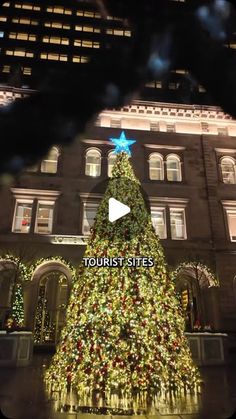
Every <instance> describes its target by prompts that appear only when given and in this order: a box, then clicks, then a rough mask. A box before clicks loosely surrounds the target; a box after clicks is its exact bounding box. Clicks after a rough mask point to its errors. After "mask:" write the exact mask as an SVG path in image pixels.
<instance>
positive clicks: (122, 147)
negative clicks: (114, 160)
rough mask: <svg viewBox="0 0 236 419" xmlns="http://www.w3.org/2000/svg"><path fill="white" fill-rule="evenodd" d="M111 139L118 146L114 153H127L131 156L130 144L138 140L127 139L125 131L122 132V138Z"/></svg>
mask: <svg viewBox="0 0 236 419" xmlns="http://www.w3.org/2000/svg"><path fill="white" fill-rule="evenodd" d="M109 140H110V141H111V142H112V143H113V144H114V145H115V146H116V148H115V150H114V153H116V154H118V153H122V151H123V152H124V153H127V154H128V156H131V152H130V149H129V148H130V146H131V145H132V144H134V143H136V140H127V139H126V136H125V133H124V131H122V133H121V134H120V138H109Z"/></svg>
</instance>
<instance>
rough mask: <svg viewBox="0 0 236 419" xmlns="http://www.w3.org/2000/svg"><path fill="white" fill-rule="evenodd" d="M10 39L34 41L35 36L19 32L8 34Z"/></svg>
mask: <svg viewBox="0 0 236 419" xmlns="http://www.w3.org/2000/svg"><path fill="white" fill-rule="evenodd" d="M9 38H10V39H19V40H20V41H36V35H33V34H29V33H21V32H18V33H16V32H10V33H9Z"/></svg>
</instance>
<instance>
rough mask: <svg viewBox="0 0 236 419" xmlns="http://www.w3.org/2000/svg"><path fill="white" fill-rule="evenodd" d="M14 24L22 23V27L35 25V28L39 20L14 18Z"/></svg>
mask: <svg viewBox="0 0 236 419" xmlns="http://www.w3.org/2000/svg"><path fill="white" fill-rule="evenodd" d="M12 22H13V23H20V24H21V25H33V26H37V25H38V24H39V23H38V21H37V20H34V19H27V18H23V17H22V18H19V17H17V18H13V19H12Z"/></svg>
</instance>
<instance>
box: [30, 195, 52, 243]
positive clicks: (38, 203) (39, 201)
mask: <svg viewBox="0 0 236 419" xmlns="http://www.w3.org/2000/svg"><path fill="white" fill-rule="evenodd" d="M40 205H48V206H52V221H51V231H50V232H48V233H42V232H39V231H37V228H38V211H39V207H40ZM54 213H55V201H50V200H49V201H47V200H42V199H37V206H36V211H35V221H34V233H35V234H40V235H41V234H42V235H44V236H47V235H50V234H52V232H53V223H54V215H55V214H54Z"/></svg>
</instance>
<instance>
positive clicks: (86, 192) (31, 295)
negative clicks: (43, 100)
mask: <svg viewBox="0 0 236 419" xmlns="http://www.w3.org/2000/svg"><path fill="white" fill-rule="evenodd" d="M8 89H9V88H8ZM18 90H20V89H18ZM18 93H19V92H18ZM123 129H124V130H125V132H126V136H127V138H132V139H133V138H134V139H136V141H137V142H136V144H135V145H134V146H133V152H132V158H131V161H132V165H133V168H134V171H135V174H136V176H137V177H138V178H139V179H140V181H141V185H142V188H143V190H144V193H145V194H146V196H147V197H148V200H149V203H150V206H151V207H158V208H159V207H161V208H163V209H164V210H165V218H166V236H167V238H165V239H162V240H161V242H162V245H163V247H164V249H165V254H166V258H167V261H168V264H169V266H170V267H171V269H175V268H177V267H178V266H179V265H180V264H181V263H183V262H185V261H194V262H195V263H196V264H197V263H198V262H201V265H205V266H206V267H208V268H209V269H210V270H211V272H212V273H213V274H214V275H215V277H216V278H217V279H218V280H219V287H214V286H211V285H210V283H209V282H208V285H203V286H201V284H200V282H199V278H196V275H195V277H194V272H193V269H192V271H191V272H190V271H188V272H187V271H186V272H184V269H183V270H182V273H180V274H179V276H180V277H182V278H183V277H188V276H189V278H190V277H192V278H190V280H192V281H194V284H195V285H194V287H195V289H197V291H196V295H195V297H196V298H195V304H197V306H198V311H199V313H200V315H201V321H202V323H203V324H205V325H207V324H211V326H212V327H213V328H214V330H220V331H226V332H236V288H235V282H234V278H235V276H236V257H235V254H236V242H234V241H231V238H230V231H229V226H228V218H227V209H229V208H230V209H231V210H232V209H233V208H234V207H235V209H236V195H235V192H236V185H235V184H230V183H228V184H227V183H224V182H223V179H222V172H221V166H220V159H221V158H222V157H223V156H229V157H231V158H236V139H235V135H236V122H235V121H234V120H233V119H232V118H231V117H229V116H228V115H225V114H224V113H223V112H222V111H221V110H220V109H218V108H213V107H208V108H207V107H205V108H204V107H196V106H187V105H174V104H173V105H171V104H164V103H162V104H160V103H148V102H147V103H145V102H135V103H134V104H132V105H130V106H127V107H125V108H123V109H121V110H120V111H115V110H114V111H104V112H103V113H102V114H101V115H100V116H99V118H98V120H97V121H96V123H95V124H94V125H91V126H90V127H88V129H87V131H86V133H85V134H84V136H83V137H82V138H80V139H76V140H75V142H74V143H73V145H72V146H70V147H64V148H63V149H60V150H59V157H58V167H57V172H56V173H54V174H52V173H51V174H50V173H42V172H41V171H40V164H39V165H38V169H37V171H30V170H29V171H25V172H24V173H22V174H21V176H18V177H17V178H16V179H15V180H14V183H12V184H11V185H4V186H2V188H1V191H0V200H1V203H2V205H1V206H0V249H1V252H2V253H4V252H6V251H7V252H11V253H15V254H17V252H18V253H19V251H20V250H22V249H23V250H24V252H23V253H24V255H25V256H24V257H25V258H26V259H27V258H28V259H29V258H31V259H32V261H34V260H36V259H39V258H42V257H44V258H46V257H48V256H51V257H53V256H57V255H60V256H61V257H63V258H65V259H67V260H69V261H70V262H71V263H73V264H74V266H78V264H79V262H80V260H81V258H82V256H83V252H84V250H85V244H86V236H85V235H84V234H83V217H84V213H83V208H84V204H85V203H86V202H90V201H93V202H99V200H100V199H101V198H102V194H103V192H104V188H105V184H106V180H107V170H108V153H109V152H110V151H111V150H112V145H111V143H110V142H109V141H108V139H109V138H110V137H119V135H120V132H121V130H123ZM32 140H33V139H32ZM89 148H96V149H99V151H100V153H101V175H100V176H98V177H91V176H87V175H86V174H85V165H86V151H87V150H88V149H89ZM151 153H158V154H159V155H162V156H163V160H164V173H165V176H164V177H165V179H164V180H151V179H150V176H149V157H150V154H151ZM171 154H175V155H178V156H179V158H180V162H181V172H182V180H181V181H168V180H166V167H167V166H166V159H167V157H168V156H169V155H171ZM19 197H21V199H29V197H30V198H31V199H32V201H33V209H32V220H31V223H32V225H34V224H35V217H36V215H35V214H36V207H37V202H39V201H40V200H41V199H43V200H46V201H47V199H48V200H52V199H53V200H54V202H55V206H54V214H53V226H52V231H51V233H50V234H37V233H34V231H33V229H32V228H31V231H30V232H27V233H24V232H21V233H16V232H13V231H12V226H13V220H14V214H15V204H16V200H17V199H19ZM46 201H45V202H46ZM172 208H183V209H184V211H185V227H186V237H185V238H184V239H180V240H177V239H175V240H173V239H171V225H170V211H171V209H172ZM231 236H232V234H231ZM49 268H50V266H49ZM50 269H51V271H52V270H54V271H55V270H58V268H57V267H56V266H54V267H53V266H51V268H50ZM196 272H197V273H200V274H201V269H199V268H198V267H197V271H196ZM44 273H45V272H44ZM44 273H42V275H43V274H44ZM0 274H1V272H0ZM65 276H67V275H66V273H65ZM196 281H198V284H197V285H196ZM39 282H40V280H39V276H38V277H37V281H36V280H35V281H34V280H32V281H31V283H28V284H27V287H26V290H25V293H26V294H25V295H26V299H27V302H26V306H27V307H28V308H27V314H26V318H27V324H28V326H29V327H31V328H33V325H34V321H33V317H34V308H35V304H36V300H37V292H38V291H37V290H38V286H39ZM196 287H197V288H196ZM32 301H34V303H32ZM195 320H196V318H195Z"/></svg>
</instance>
